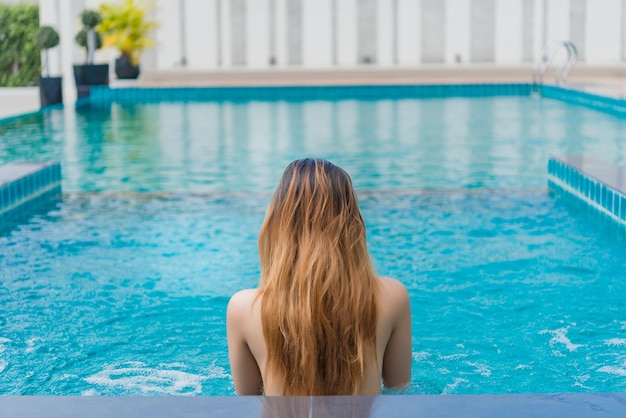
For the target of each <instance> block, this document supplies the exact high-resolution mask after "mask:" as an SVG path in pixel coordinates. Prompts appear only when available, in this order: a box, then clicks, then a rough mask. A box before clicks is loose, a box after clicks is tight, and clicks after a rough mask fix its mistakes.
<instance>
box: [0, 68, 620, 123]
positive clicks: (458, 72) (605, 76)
mask: <svg viewBox="0 0 626 418" xmlns="http://www.w3.org/2000/svg"><path fill="white" fill-rule="evenodd" d="M532 73H533V67H532V65H531V64H528V65H517V66H502V65H481V64H472V65H469V64H466V65H459V66H449V65H446V66H443V65H436V64H433V65H421V66H419V67H401V68H399V67H375V66H371V67H338V68H330V69H303V68H273V69H265V70H252V69H229V70H220V71H195V70H172V71H165V70H162V71H144V72H143V73H142V75H141V76H140V78H139V79H138V80H132V81H126V80H115V81H113V82H112V83H111V87H113V88H116V87H219V86H228V87H233V86H242V87H243V86H333V85H392V84H396V85H397V84H493V83H532V81H533V80H532ZM544 81H545V82H546V84H551V83H553V78H552V76H551V75H550V73H549V72H548V73H547V74H546V76H545V77H544ZM566 86H568V87H571V88H573V89H576V90H582V91H586V92H588V93H594V94H598V95H602V96H609V97H615V98H620V99H626V63H625V64H620V65H611V66H603V67H597V66H586V65H585V64H584V63H581V64H578V65H577V66H576V67H575V68H574V70H573V71H572V73H571V74H570V77H569V79H568V83H567V84H566ZM37 110H39V91H38V88H37V87H20V88H0V119H3V118H8V117H13V116H17V115H20V114H25V113H31V112H36V111H37Z"/></svg>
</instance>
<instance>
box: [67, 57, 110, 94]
mask: <svg viewBox="0 0 626 418" xmlns="http://www.w3.org/2000/svg"><path fill="white" fill-rule="evenodd" d="M74 81H75V82H76V92H77V93H78V97H85V96H87V95H89V90H90V89H91V86H106V85H108V84H109V64H83V65H74Z"/></svg>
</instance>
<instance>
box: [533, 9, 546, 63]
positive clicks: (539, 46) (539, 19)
mask: <svg viewBox="0 0 626 418" xmlns="http://www.w3.org/2000/svg"><path fill="white" fill-rule="evenodd" d="M544 1H545V0H535V7H534V13H535V15H534V19H533V26H534V28H533V34H534V35H533V40H534V45H533V49H534V54H535V57H534V61H537V60H539V59H541V54H542V52H543V47H544V46H545V45H544V33H543V19H544V15H543V9H544V3H543V2H544Z"/></svg>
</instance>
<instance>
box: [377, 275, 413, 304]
mask: <svg viewBox="0 0 626 418" xmlns="http://www.w3.org/2000/svg"><path fill="white" fill-rule="evenodd" d="M378 282H379V284H380V287H381V291H382V292H381V293H382V294H383V295H384V296H386V297H390V298H394V299H395V298H404V297H408V292H407V290H406V286H404V284H403V283H402V282H401V281H400V280H397V279H392V278H389V277H379V278H378Z"/></svg>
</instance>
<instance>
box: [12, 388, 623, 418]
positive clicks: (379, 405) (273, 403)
mask: <svg viewBox="0 0 626 418" xmlns="http://www.w3.org/2000/svg"><path fill="white" fill-rule="evenodd" d="M0 411H2V416H3V417H4V416H7V417H20V418H79V417H80V418H82V417H97V418H105V417H111V418H135V417H150V418H161V417H167V418H170V417H177V418H187V417H189V418H191V417H194V418H196V417H212V418H220V417H250V418H254V417H259V418H260V417H263V418H270V417H285V418H300V417H303V418H309V417H317V418H326V417H330V418H332V417H338V418H367V417H370V418H378V417H380V418H382V417H385V418H399V417H428V418H436V417H447V418H450V417H481V418H482V417H537V418H540V417H541V418H549V417H568V418H582V417H598V418H618V417H619V418H622V417H624V416H626V393H571V394H529V395H438V396H435V395H417V396H403V395H388V396H376V397H351V396H345V397H132V396H125V397H70V396H67V397H47V396H44V397H39V396H34V397H33V396H27V397H11V396H7V397H0Z"/></svg>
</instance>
